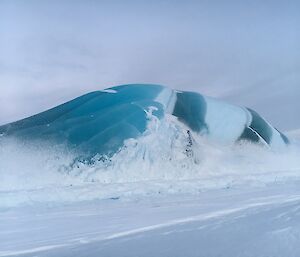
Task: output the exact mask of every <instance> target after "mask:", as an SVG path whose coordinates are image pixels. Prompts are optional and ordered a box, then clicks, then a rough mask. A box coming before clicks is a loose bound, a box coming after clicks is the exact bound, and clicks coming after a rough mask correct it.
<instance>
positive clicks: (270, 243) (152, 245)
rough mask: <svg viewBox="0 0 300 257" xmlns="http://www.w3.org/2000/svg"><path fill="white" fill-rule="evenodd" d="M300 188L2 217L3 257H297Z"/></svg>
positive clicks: (13, 212)
mask: <svg viewBox="0 0 300 257" xmlns="http://www.w3.org/2000/svg"><path fill="white" fill-rule="evenodd" d="M299 217H300V189H299V182H291V183H285V184H273V185H269V186H267V187H266V186H264V187H248V188H245V187H236V188H231V189H220V190H208V191H206V192H201V193H199V194H194V195H190V194H176V195H160V196H154V197H153V196H152V197H146V198H145V197H135V198H130V199H126V198H125V199H122V198H120V199H117V200H113V199H107V200H100V201H92V202H84V203H76V204H68V205H59V206H51V205H35V206H29V207H28V206H27V207H19V208H13V209H7V210H5V211H4V210H3V211H2V212H1V213H0V220H1V223H0V231H1V232H0V249H1V250H0V256H91V257H92V256H132V257H133V256H149V257H150V256H172V257H175V256H187V257H188V256H205V257H208V256H258V257H259V256H274V257H275V256H278V257H279V256H290V257H293V256H299V254H300V246H299V242H300V232H299V231H300V230H299V229H300V218H299Z"/></svg>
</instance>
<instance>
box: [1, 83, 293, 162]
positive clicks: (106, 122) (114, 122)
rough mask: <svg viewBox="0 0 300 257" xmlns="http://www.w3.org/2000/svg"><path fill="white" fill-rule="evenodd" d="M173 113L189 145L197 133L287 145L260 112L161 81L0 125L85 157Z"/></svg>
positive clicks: (5, 132) (224, 140) (115, 147)
mask: <svg viewBox="0 0 300 257" xmlns="http://www.w3.org/2000/svg"><path fill="white" fill-rule="evenodd" d="M166 116H172V117H174V119H176V121H178V122H179V123H181V124H182V128H183V130H185V133H186V134H187V140H188V141H190V142H188V143H187V144H192V137H193V135H197V136H198V135H200V136H203V137H207V138H208V139H209V140H211V141H213V142H219V143H221V144H225V145H228V144H234V143H235V142H239V141H243V140H246V141H251V142H255V143H258V144H261V145H265V146H268V147H271V148H281V147H283V146H285V145H286V144H288V142H289V141H288V139H287V137H286V136H285V135H283V134H282V133H281V132H279V131H278V130H277V129H275V128H274V127H272V126H271V125H270V124H269V123H268V122H267V121H266V120H264V119H263V118H262V117H261V116H260V115H259V114H257V113H256V112H255V111H253V110H251V109H248V108H244V107H239V106H234V105H231V104H227V103H224V102H222V101H219V100H216V99H213V98H210V97H205V96H203V95H201V94H199V93H194V92H184V91H183V92H179V91H176V90H173V89H170V88H167V87H164V86H160V85H147V84H132V85H122V86H116V87H112V88H108V89H106V90H101V91H96V92H92V93H89V94H86V95H83V96H81V97H78V98H76V99H74V100H72V101H70V102H67V103H64V104H62V105H59V106H57V107H55V108H53V109H50V110H47V111H45V112H42V113H39V114H37V115H34V116H31V117H29V118H26V119H23V120H20V121H16V122H13V123H10V124H7V125H4V126H1V127H0V135H2V138H7V137H11V136H12V137H13V138H16V139H18V140H21V141H22V142H23V141H24V142H26V141H29V142H35V141H37V140H38V141H45V142H49V143H50V144H51V145H65V146H67V147H68V148H69V149H71V150H72V151H74V152H76V153H77V154H78V156H81V157H84V158H90V157H94V156H95V155H103V156H109V157H111V156H113V155H114V154H115V153H116V152H118V151H119V150H120V149H121V148H122V147H123V146H124V142H125V141H126V140H128V139H130V138H134V139H136V138H138V137H140V136H142V135H143V134H144V133H145V131H146V130H147V126H148V125H149V120H151V119H153V118H155V119H158V120H162V119H164V118H165V117H166Z"/></svg>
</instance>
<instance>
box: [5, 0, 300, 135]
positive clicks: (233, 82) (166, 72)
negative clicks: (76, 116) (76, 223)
mask: <svg viewBox="0 0 300 257" xmlns="http://www.w3.org/2000/svg"><path fill="white" fill-rule="evenodd" d="M299 10H300V1H292V0H289V1H276V0H273V1H264V0H251V1H250V0H249V1H247V0H240V1H230V0H228V1H227V0H226V1H213V0H208V1H201V0H199V1H188V0H182V1H176V0H173V1H164V0H157V1H150V0H148V1H142V0H141V1H130V0H123V1H117V0H116V1H114V0H111V1H101V0H99V1H87V0H85V1H76V0H74V1H63V0H62V1H55V0H54V1H46V0H39V1H38V0H36V1H30V0H24V1H14V0H9V1H5V0H0V89H1V94H0V124H4V123H7V122H11V121H14V120H17V119H20V118H24V117H26V116H29V115H32V114H35V113H38V112H40V111H43V110H46V109H47V108H50V107H53V106H55V105H58V104H60V103H63V102H65V101H67V100H70V99H72V98H74V97H77V96H80V95H82V94H84V93H87V92H90V91H94V90H98V89H103V88H105V87H109V86H113V85H118V84H125V83H155V84H162V85H166V86H170V87H172V88H176V89H182V90H193V91H197V92H200V93H203V94H205V95H210V96H214V97H217V98H220V99H224V100H226V101H229V102H232V103H235V104H239V105H246V106H249V107H251V108H253V109H256V110H257V111H258V112H259V113H261V114H262V115H263V116H264V117H266V118H267V119H268V120H269V121H270V122H271V123H272V124H273V125H275V126H277V127H278V128H279V129H281V130H290V129H296V128H299V127H300V117H299V112H300V15H299Z"/></svg>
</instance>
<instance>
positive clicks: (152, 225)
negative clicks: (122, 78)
mask: <svg viewBox="0 0 300 257" xmlns="http://www.w3.org/2000/svg"><path fill="white" fill-rule="evenodd" d="M136 89H140V91H138V92H137V91H136ZM123 90H124V91H123ZM144 90H145V88H144V86H142V87H141V85H135V86H133V87H132V86H131V87H130V88H128V85H125V86H120V87H114V88H110V89H107V90H106V91H105V92H94V93H91V94H89V95H86V96H84V97H81V98H78V99H77V100H76V101H74V102H69V103H67V104H66V105H63V106H60V107H59V108H58V109H52V110H50V111H48V112H46V115H45V113H44V114H41V115H42V116H41V117H42V118H45V119H40V117H39V116H38V115H37V116H34V117H31V118H29V119H28V120H23V121H20V122H19V123H17V124H12V125H9V126H4V127H0V132H1V131H4V132H5V133H6V132H7V131H9V129H11V128H12V129H14V128H16V127H18V126H19V125H20V126H21V129H20V131H19V132H17V133H21V134H22V133H24V134H26V133H27V132H28V133H29V134H30V133H32V132H34V131H39V132H41V131H42V130H41V128H43V126H44V125H45V126H46V127H47V128H46V130H45V131H48V132H49V131H51V130H52V129H53V131H54V132H55V133H57V132H58V134H59V135H62V136H64V135H66V134H67V135H68V136H71V137H72V135H73V136H75V134H76V135H77V136H78V138H77V139H78V140H79V141H78V142H77V143H79V144H86V146H87V148H90V147H92V146H93V147H95V149H96V148H97V144H98V143H99V142H102V141H101V140H102V139H103V138H104V139H105V140H107V141H109V140H112V141H111V142H113V141H114V140H117V141H118V140H119V139H120V138H119V139H118V136H121V137H122V140H121V139H120V140H119V141H118V143H120V145H121V147H118V150H117V151H116V152H114V153H113V154H112V155H109V156H107V155H102V154H101V152H98V154H97V155H95V156H94V157H93V158H90V159H88V161H86V159H83V160H82V159H79V158H78V152H77V151H70V148H69V147H67V146H66V145H64V144H50V143H49V142H47V141H34V140H29V142H24V141H23V140H20V138H19V139H18V138H13V137H7V136H6V135H5V133H4V136H2V137H1V140H0V159H1V162H0V257H1V256H72V257H76V256H82V257H87V256H88V257H93V256H95V257H96V256H105V257H106V256H128V257H134V256H136V257H144V256H145V257H147V256H149V257H152V256H156V257H159V256H164V257H169V256H170V257H176V256H178V257H182V256H185V257H189V256H191V257H192V256H198V257H201V256H203V257H209V256H213V257H215V256H219V257H222V256H224V257H229V256H240V257H250V256H251V257H252V256H257V257H260V256H261V257H266V256H268V257H276V256H278V257H282V256H289V257H293V256H297V257H298V256H299V255H300V247H299V245H300V232H299V231H300V218H299V217H300V158H299V155H300V147H299V146H300V144H299V141H297V135H298V134H299V131H294V132H291V133H290V135H291V144H290V145H286V144H285V143H284V140H283V137H282V136H281V135H280V133H279V132H277V130H275V129H274V128H273V127H271V125H270V124H269V123H267V122H266V121H265V120H264V119H263V118H261V117H260V116H259V115H258V114H256V113H255V115H254V114H253V113H254V112H253V111H248V110H247V109H245V108H241V107H236V106H231V105H227V104H224V103H222V102H219V101H217V100H214V99H210V98H206V97H203V96H201V95H199V94H197V93H191V92H177V91H175V90H172V89H167V88H163V87H161V86H150V87H148V88H147V90H149V92H150V93H151V94H150V95H151V97H150V98H149V99H148V100H147V101H140V100H139V99H140V97H141V96H142V97H144ZM122 92H123V93H122ZM103 96H105V97H104V98H103ZM128 96H130V97H131V98H130V101H129V100H128V98H127V97H128ZM115 97H117V98H115ZM135 97H137V99H136V98H135ZM98 98H101V99H102V100H101V101H98V100H99V99H98ZM97 99H98V100H97ZM116 99H119V100H120V101H123V102H122V103H123V104H124V106H127V107H128V110H131V111H132V113H134V114H135V115H136V114H137V113H140V114H141V115H140V116H138V117H137V116H134V118H133V119H132V117H131V118H130V117H128V116H126V114H128V112H127V111H128V110H127V111H126V108H127V107H126V108H125V110H124V106H121V107H122V108H121V110H122V111H121V112H120V113H118V115H117V116H114V118H115V120H112V119H113V117H110V114H109V113H107V112H105V114H103V113H101V112H102V109H101V108H102V107H103V106H104V107H107V105H106V104H108V106H110V105H116V106H117V107H116V106H115V107H116V109H115V108H113V110H114V111H118V108H119V107H118V103H119V102H118V101H116ZM178 99H180V100H179V101H178ZM190 100H195V101H196V102H189V101H190ZM73 107H74V108H73ZM194 107H199V108H200V107H201V108H203V109H201V108H200V109H199V110H195V109H194ZM97 108H98V109H97ZM99 110H100V112H99ZM175 110H176V111H175ZM186 111H188V113H186ZM189 111H192V113H189ZM57 115H58V116H57ZM99 115H100V116H99ZM185 115H187V116H185ZM54 116H55V119H54V120H52V119H53V117H54ZM104 116H105V117H104ZM111 116H113V115H111ZM124 116H125V119H126V120H127V121H126V126H125V125H124V123H123V122H124V120H125V119H124ZM129 116H130V115H129ZM254 116H255V119H256V120H255V121H254V122H253V117H254ZM79 117H81V118H79ZM194 117H197V118H198V120H197V121H196V122H194V121H193V118H194ZM78 118H79V119H78ZM82 118H83V120H82ZM136 118H138V119H136ZM140 118H141V119H140ZM85 119H87V120H88V121H89V122H87V123H86V121H84V120H85ZM95 119H96V120H98V121H97V122H96V123H95ZM45 121H47V122H46V123H45V124H40V122H42V123H43V122H45ZM83 121H84V122H83ZM103 122H104V123H105V124H104V125H103V124H102V123H103ZM110 122H112V123H110ZM135 122H137V123H135ZM81 123H83V125H82V124H81ZM113 123H114V124H118V125H117V128H118V129H116V127H115V126H114V125H113ZM146 123H147V124H146ZM18 124H19V125H18ZM101 124H102V125H103V126H104V127H105V126H106V128H107V129H108V130H109V133H108V134H106V135H103V134H102V132H103V131H102V132H101V131H100V130H97V129H99V128H100V127H101V126H102V125H101ZM109 124H110V125H112V126H110V125H109ZM132 124H135V125H136V127H134V126H131V125H132ZM138 124H140V125H141V124H144V125H145V127H144V125H143V126H141V127H143V128H142V129H141V131H140V132H137V131H136V129H137V128H138V127H139V125H138ZM191 124H192V125H193V126H195V127H197V128H202V127H203V128H205V129H204V130H206V132H209V133H207V134H206V133H204V130H203V131H196V130H192V131H191V129H192V126H190V125H191ZM31 125H34V126H33V128H32V130H31V129H30V128H29V127H30V126H31ZM85 125H87V126H88V127H84V126H85ZM146 125H147V126H146ZM10 126H11V127H10ZM27 126H29V127H27ZM64 126H66V127H64ZM124 126H125V127H124ZM245 127H249V129H251V131H252V132H253V134H255V133H256V134H257V137H260V138H261V140H264V139H263V136H262V135H261V134H265V137H267V138H268V140H266V141H264V142H265V144H264V145H259V144H254V143H251V142H244V141H240V140H239V136H240V134H241V133H242V132H243V130H244V129H245ZM63 128H66V130H65V131H64V129H63ZM124 128H128V130H126V131H127V132H128V131H136V132H137V134H139V136H136V135H137V134H134V136H132V135H131V136H130V135H129V136H128V135H127V134H126V133H125V134H126V135H125V134H122V133H120V131H119V130H122V129H124ZM7 129H8V130H7ZM27 129H29V130H27ZM60 129H61V130H60ZM73 129H75V130H76V131H75V130H73ZM95 129H96V130H95ZM17 130H18V129H17ZM45 131H44V132H45ZM53 131H52V132H53ZM61 132H66V134H64V133H61ZM83 132H84V133H83ZM121 132H124V131H121ZM267 132H268V133H267ZM269 132H270V133H269ZM68 133H69V134H68ZM72 133H73V134H72ZM94 133H96V134H95V135H96V137H98V136H99V138H98V139H99V140H100V141H98V140H95V137H94V136H92V138H91V140H90V139H89V140H85V139H84V137H85V136H87V135H90V134H93V135H94ZM260 133H261V134H260ZM50 134H51V133H50ZM205 134H206V135H205ZM271 134H272V135H271ZM31 135H34V133H33V134H31ZM41 135H43V136H45V135H46V137H48V136H49V134H47V133H46V134H43V132H41ZM274 135H275V138H274ZM127 136H128V137H127ZM246 136H247V135H246ZM101 138H102V139H101ZM73 139H74V138H73ZM77 139H76V140H77ZM123 139H124V140H123ZM213 139H218V140H213ZM223 139H224V140H225V139H226V140H227V141H229V142H227V143H226V144H223V142H222V140H223ZM228 139H229V140H228ZM74 140H75V139H74ZM226 140H225V141H226ZM267 141H270V144H267V143H268V142H267ZM115 143H116V142H115ZM89 144H90V145H89ZM283 144H284V147H275V148H273V147H272V146H282V145H283ZM98 146H99V147H100V146H101V147H102V145H101V144H100V145H98ZM269 146H270V147H269ZM75 148H76V147H75ZM98 150H99V149H98ZM96 152H97V151H96Z"/></svg>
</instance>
